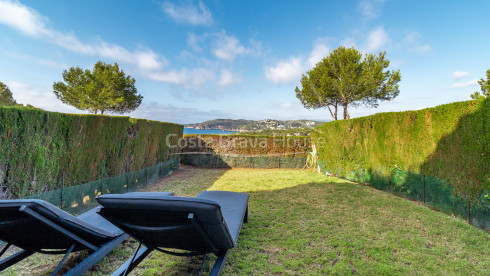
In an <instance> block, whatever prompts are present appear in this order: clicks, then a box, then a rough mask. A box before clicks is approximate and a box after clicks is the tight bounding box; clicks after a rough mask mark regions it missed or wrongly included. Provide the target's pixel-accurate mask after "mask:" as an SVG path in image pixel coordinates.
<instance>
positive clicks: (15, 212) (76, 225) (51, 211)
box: [0, 199, 122, 251]
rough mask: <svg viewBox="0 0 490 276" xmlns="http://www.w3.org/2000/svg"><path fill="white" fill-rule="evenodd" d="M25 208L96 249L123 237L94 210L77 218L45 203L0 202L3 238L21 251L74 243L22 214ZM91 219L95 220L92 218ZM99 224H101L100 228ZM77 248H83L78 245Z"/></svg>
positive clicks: (37, 201) (0, 235)
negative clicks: (21, 249) (118, 237)
mask: <svg viewBox="0 0 490 276" xmlns="http://www.w3.org/2000/svg"><path fill="white" fill-rule="evenodd" d="M24 205H25V206H27V207H29V208H30V209H32V210H33V211H35V212H37V213H38V214H40V215H42V216H43V217H45V218H47V219H49V220H50V221H52V222H54V223H55V224H57V225H59V226H61V227H63V228H64V229H67V230H68V231H70V232H72V233H74V234H76V235H78V236H80V237H81V238H83V239H85V240H86V241H88V242H90V243H92V244H94V245H96V246H98V245H101V244H103V243H105V242H107V241H110V240H112V239H113V238H115V237H117V236H119V235H121V234H122V232H121V231H120V230H119V229H117V228H115V227H109V226H108V224H109V223H108V222H107V221H106V220H105V219H103V218H102V217H100V216H99V215H98V214H97V213H96V212H95V210H90V211H88V212H86V213H84V214H83V215H81V218H77V217H75V216H73V215H71V214H69V213H67V212H64V211H63V210H61V209H59V208H57V207H55V206H54V205H52V204H50V203H48V202H46V201H43V200H38V199H18V200H0V239H2V240H4V241H12V242H14V244H15V245H17V246H20V247H22V248H27V249H31V250H37V251H38V250H43V249H66V248H68V247H69V246H70V245H71V244H73V241H72V240H71V239H68V238H66V237H65V236H63V235H61V234H59V233H58V232H56V231H54V230H53V229H52V228H50V227H48V226H46V225H45V224H43V223H41V222H39V221H38V220H36V219H34V218H32V217H31V216H29V215H27V214H25V213H23V212H20V211H19V209H20V207H22V206H24ZM91 216H93V217H92V218H91ZM92 223H93V224H92ZM96 223H100V225H101V227H99V226H98V225H97V224H96ZM33 229H35V231H33ZM67 246H68V247H67ZM76 249H84V248H83V247H81V246H77V247H76Z"/></svg>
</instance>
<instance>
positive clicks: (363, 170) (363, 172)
mask: <svg viewBox="0 0 490 276" xmlns="http://www.w3.org/2000/svg"><path fill="white" fill-rule="evenodd" d="M365 172H366V170H365V169H364V168H363V169H362V185H364V183H366V181H365V180H364V174H365Z"/></svg>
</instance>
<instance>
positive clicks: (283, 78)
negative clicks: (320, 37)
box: [265, 57, 305, 84]
mask: <svg viewBox="0 0 490 276" xmlns="http://www.w3.org/2000/svg"><path fill="white" fill-rule="evenodd" d="M304 71H305V67H304V60H303V59H302V58H301V57H291V58H289V59H287V60H283V61H279V62H277V63H276V65H275V66H266V67H265V77H266V78H267V79H268V80H270V81H272V82H273V83H276V84H289V83H292V82H294V81H296V80H297V79H298V77H299V76H301V74H302V73H304Z"/></svg>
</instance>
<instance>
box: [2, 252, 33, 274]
mask: <svg viewBox="0 0 490 276" xmlns="http://www.w3.org/2000/svg"><path fill="white" fill-rule="evenodd" d="M32 254H34V251H26V250H22V251H20V252H17V253H15V254H14V255H12V256H9V257H7V258H5V259H3V260H2V261H0V271H2V270H4V269H6V268H8V267H10V266H12V265H14V264H16V263H18V262H20V261H22V260H23V259H25V258H27V257H29V256H31V255H32Z"/></svg>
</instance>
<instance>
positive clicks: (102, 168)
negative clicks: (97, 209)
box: [100, 163, 104, 195]
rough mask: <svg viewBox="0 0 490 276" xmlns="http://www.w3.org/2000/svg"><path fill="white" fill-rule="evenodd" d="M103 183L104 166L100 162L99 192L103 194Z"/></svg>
mask: <svg viewBox="0 0 490 276" xmlns="http://www.w3.org/2000/svg"><path fill="white" fill-rule="evenodd" d="M103 185H104V166H103V165H102V163H100V194H101V195H102V194H104V193H103V191H102V187H103Z"/></svg>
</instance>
